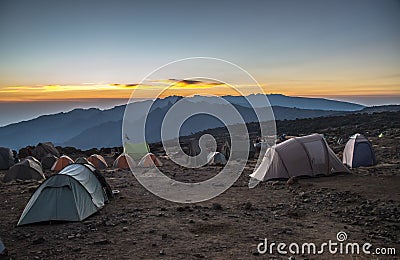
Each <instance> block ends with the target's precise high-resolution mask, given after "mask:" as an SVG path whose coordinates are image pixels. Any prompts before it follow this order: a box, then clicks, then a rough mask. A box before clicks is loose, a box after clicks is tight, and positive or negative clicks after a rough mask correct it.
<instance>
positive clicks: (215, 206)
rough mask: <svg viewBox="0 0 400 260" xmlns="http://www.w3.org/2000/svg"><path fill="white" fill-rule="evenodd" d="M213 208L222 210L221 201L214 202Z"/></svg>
mask: <svg viewBox="0 0 400 260" xmlns="http://www.w3.org/2000/svg"><path fill="white" fill-rule="evenodd" d="M211 208H212V209H214V210H222V205H221V204H219V203H213V204H212V206H211Z"/></svg>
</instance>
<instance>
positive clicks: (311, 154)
mask: <svg viewBox="0 0 400 260" xmlns="http://www.w3.org/2000/svg"><path fill="white" fill-rule="evenodd" d="M338 172H349V170H348V169H347V168H346V166H344V165H343V164H342V162H341V161H340V160H339V158H337V157H336V155H335V153H334V152H333V151H332V150H331V149H330V147H329V146H328V144H327V143H326V141H325V139H324V138H323V136H322V135H320V134H312V135H307V136H303V137H294V138H291V139H289V140H287V141H284V142H282V143H279V144H277V145H275V146H273V147H271V148H269V149H268V150H267V151H266V153H265V155H264V158H263V160H262V162H261V164H260V165H259V166H258V168H257V169H256V170H255V171H254V172H253V173H252V174H251V175H250V177H251V178H252V180H251V181H250V182H252V181H255V182H257V181H267V180H271V179H288V178H290V177H297V176H318V175H330V174H332V173H338ZM250 186H252V185H250Z"/></svg>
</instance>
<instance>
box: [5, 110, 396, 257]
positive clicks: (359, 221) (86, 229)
mask: <svg viewBox="0 0 400 260" xmlns="http://www.w3.org/2000/svg"><path fill="white" fill-rule="evenodd" d="M398 119H399V112H383V113H376V114H352V115H348V116H336V117H335V116H333V117H321V118H313V119H298V120H285V121H278V122H277V129H278V133H286V134H288V135H291V136H305V135H310V134H314V133H319V134H322V135H323V136H324V139H320V137H315V135H314V137H312V138H313V140H317V141H318V142H319V143H321V144H323V142H324V141H321V140H326V143H327V145H328V146H329V149H331V151H332V153H334V154H333V156H334V157H337V158H339V159H340V162H341V160H342V153H343V151H344V150H345V146H346V143H347V141H348V140H351V138H350V137H351V136H352V135H354V134H355V133H357V132H359V133H361V134H362V135H363V136H365V137H366V138H367V139H368V140H369V141H370V143H371V147H372V149H373V151H374V153H375V157H376V158H375V159H376V164H375V165H371V166H363V167H358V168H351V169H349V171H348V172H345V173H338V174H329V176H317V177H308V178H296V179H294V180H293V179H289V180H292V181H291V182H290V181H289V180H275V179H271V180H269V179H265V181H262V182H260V183H259V184H258V185H257V186H256V187H254V188H252V189H249V187H248V184H249V179H250V178H249V175H250V174H251V173H252V172H253V169H254V167H255V164H256V160H255V159H249V161H248V163H247V166H246V168H245V170H244V172H243V173H242V175H241V176H240V178H239V179H238V180H237V181H236V182H235V184H234V185H233V186H232V187H231V188H230V189H228V190H227V191H226V192H224V193H223V194H221V195H220V196H218V197H216V198H214V199H212V200H209V201H206V202H201V203H196V204H179V203H173V202H169V201H166V200H163V199H161V198H159V197H157V196H155V195H153V194H152V193H150V192H149V191H147V190H146V189H145V188H143V187H142V186H141V184H140V183H139V182H138V181H137V180H136V179H135V177H134V176H133V175H132V173H130V170H128V169H126V164H127V163H126V161H130V160H132V159H130V157H129V156H126V154H121V155H119V156H118V158H117V159H118V160H114V159H116V158H113V157H111V156H110V153H109V151H110V149H100V150H93V151H80V150H78V149H74V148H72V147H69V148H63V149H62V154H65V155H68V156H69V159H62V160H61V161H60V164H61V163H63V164H67V166H66V168H65V169H66V170H68V169H70V168H74V167H75V168H79V169H85V166H83V165H84V164H85V163H87V161H85V160H84V159H82V158H81V159H79V162H80V163H83V165H81V166H79V165H80V164H71V163H73V162H69V160H71V161H73V160H77V159H78V158H80V157H83V158H88V157H90V155H93V154H95V156H93V157H92V159H93V161H94V162H95V164H98V167H99V168H100V169H99V170H98V171H99V172H100V173H101V175H102V176H104V178H105V180H106V181H107V183H108V184H109V185H110V186H111V189H112V190H114V191H115V190H117V191H118V192H117V193H115V194H114V198H113V199H110V200H109V201H108V202H104V206H102V207H101V208H100V209H99V210H96V212H94V211H93V209H91V210H92V211H93V212H89V213H87V215H89V216H88V217H85V218H83V219H82V220H81V221H74V222H70V221H66V222H43V223H36V224H28V225H20V226H17V224H18V221H19V219H20V217H21V214H22V213H23V211H24V208H25V206H26V205H27V203H28V201H29V200H30V199H31V196H32V195H33V194H34V193H35V191H37V188H38V187H39V182H38V181H36V180H18V181H11V182H0V194H1V201H2V203H1V205H2V207H1V208H0V216H1V217H0V230H2V232H3V233H2V237H1V239H2V241H3V242H4V244H5V246H6V247H7V248H8V250H9V256H10V257H12V258H16V259H25V258H26V259H42V258H44V259H61V258H62V259H99V258H109V259H115V258H117V256H118V258H119V259H138V258H144V259H155V258H160V259H172V258H179V259H202V258H209V259H226V258H233V259H251V258H255V259H263V257H264V256H262V255H259V253H258V252H257V245H258V244H259V243H260V242H261V241H262V240H263V239H264V238H268V239H269V240H271V241H277V242H279V241H285V242H293V241H295V242H299V243H300V242H310V241H311V242H315V243H318V242H325V241H327V240H329V239H332V240H334V239H336V234H337V233H338V232H339V231H344V232H346V233H347V234H348V236H349V240H351V241H359V242H361V241H368V242H370V243H372V244H373V245H374V247H378V246H380V247H394V248H396V250H399V248H398V245H399V241H400V236H399V235H400V229H399V223H398V220H399V219H400V191H399V189H398V187H399V185H400V177H399V170H400V166H399V160H400V158H399V152H398V151H399V149H400V142H399V138H400V125H399V120H398ZM370 122H374V123H373V124H371V123H370ZM248 127H249V129H252V127H255V126H253V125H251V124H249V125H248ZM355 131H356V132H355ZM250 132H256V131H250ZM207 133H210V134H213V135H214V136H217V137H218V138H219V137H223V136H224V129H223V128H217V129H210V130H207ZM381 133H383V134H381ZM199 134H201V133H199ZM379 135H380V137H379ZM194 137H195V136H189V137H188V139H191V138H194ZM254 137H255V136H252V138H254ZM342 139H343V140H342ZM290 140H292V139H290ZM300 140H303V139H300ZM219 142H220V143H221V144H224V142H225V141H224V140H223V139H222V138H221V140H219ZM281 144H282V143H281ZM279 145H280V144H278V146H279ZM353 147H355V146H354V144H353ZM149 148H150V150H151V152H153V153H154V155H151V154H146V155H145V156H144V158H145V160H143V162H142V164H143V165H145V164H149V163H150V164H151V161H153V162H154V163H156V164H157V165H160V166H159V167H160V169H161V170H162V171H163V172H164V173H165V174H166V175H168V176H170V177H171V178H174V179H176V180H180V181H189V182H190V181H192V182H195V181H201V180H206V179H208V178H210V177H212V176H214V175H215V174H216V173H218V172H219V171H220V170H221V169H222V168H223V167H224V166H223V164H216V165H213V164H211V165H206V166H203V167H201V168H200V169H184V170H183V169H182V168H181V167H180V166H178V165H176V164H174V163H173V162H171V161H170V160H168V159H167V158H166V157H164V156H163V155H162V152H161V151H162V149H161V147H160V146H159V144H150V147H149ZM105 151H107V152H105ZM327 151H328V150H327ZM352 151H353V153H355V152H356V148H353V150H352ZM300 154H301V152H300ZM280 155H281V156H282V153H280ZM153 156H154V157H153ZM355 156H356V155H355ZM154 158H155V160H154ZM120 159H121V162H119V160H120ZM122 159H124V160H125V161H122ZM283 160H286V159H285V158H284V159H283ZM135 161H136V162H139V161H138V160H135ZM158 161H159V162H158ZM79 162H78V163H79ZM114 162H115V166H116V165H120V167H112V165H113V164H114ZM353 162H354V160H353ZM31 164H33V162H31ZM55 165H57V163H55ZM104 165H107V167H108V168H105V169H104ZM161 165H162V166H161ZM64 167H65V166H64ZM102 168H103V169H102ZM346 169H347V168H346ZM75 170H76V169H75ZM85 171H86V170H85ZM6 173H7V171H5V170H1V171H0V178H1V179H3V177H4V176H5V175H6ZM53 174H54V172H52V171H51V170H49V169H47V170H44V175H46V177H47V182H49V181H52V182H55V181H56V179H55V177H50V178H49V176H57V174H56V175H53ZM57 178H61V177H60V176H59V177H57ZM66 180H67V179H66V178H65V177H64V178H63V179H62V180H60V182H63V183H64V182H65V181H66ZM96 185H99V184H96ZM74 187H77V189H78V188H79V187H80V185H78V184H74ZM48 193H49V194H51V193H52V191H51V189H50V190H48ZM63 196H64V195H63ZM38 200H40V198H38ZM101 201H103V200H102V199H101ZM49 203H51V200H49ZM38 205H39V204H38ZM84 209H85V210H90V209H89V208H84ZM36 210H38V209H36ZM32 212H33V210H31V213H32ZM39 212H40V209H39ZM273 257H274V258H275V259H287V258H288V257H290V255H286V256H285V255H279V254H276V255H274V256H273ZM327 257H329V255H328V256H327ZM309 258H311V259H313V257H312V256H308V255H303V256H300V259H309ZM296 259H298V256H296Z"/></svg>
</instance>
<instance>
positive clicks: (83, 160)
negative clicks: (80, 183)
mask: <svg viewBox="0 0 400 260" xmlns="http://www.w3.org/2000/svg"><path fill="white" fill-rule="evenodd" d="M75 163H79V164H91V163H90V162H89V161H88V160H87V159H86V158H85V157H79V158H77V159H76V160H75Z"/></svg>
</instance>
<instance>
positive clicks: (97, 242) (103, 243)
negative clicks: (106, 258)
mask: <svg viewBox="0 0 400 260" xmlns="http://www.w3.org/2000/svg"><path fill="white" fill-rule="evenodd" d="M93 244H94V245H107V244H111V241H110V240H108V239H100V240H97V241H94V242H93Z"/></svg>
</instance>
